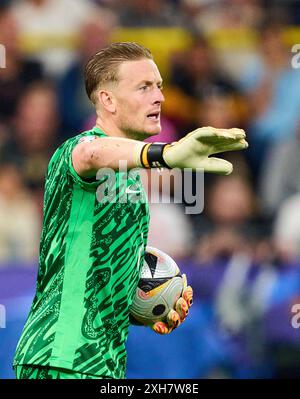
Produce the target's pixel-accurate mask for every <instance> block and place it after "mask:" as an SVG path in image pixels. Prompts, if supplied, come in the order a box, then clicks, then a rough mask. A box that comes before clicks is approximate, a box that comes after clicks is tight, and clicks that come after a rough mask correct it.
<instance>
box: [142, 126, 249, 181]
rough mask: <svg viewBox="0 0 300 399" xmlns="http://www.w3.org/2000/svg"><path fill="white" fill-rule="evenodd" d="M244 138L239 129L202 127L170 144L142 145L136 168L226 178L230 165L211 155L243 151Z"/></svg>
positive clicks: (230, 168) (244, 135)
mask: <svg viewBox="0 0 300 399" xmlns="http://www.w3.org/2000/svg"><path fill="white" fill-rule="evenodd" d="M245 138H246V134H245V132H244V130H242V129H235V128H234V129H216V128H213V127H202V128H199V129H196V130H194V131H193V132H191V133H189V134H187V135H186V136H185V137H183V138H182V139H181V140H179V141H176V142H174V143H172V144H161V143H153V144H149V143H148V144H146V145H145V146H144V147H143V149H142V151H141V155H140V166H142V167H146V168H147V167H148V168H149V167H164V166H167V167H169V168H180V169H184V168H191V169H193V170H196V169H203V170H204V172H211V173H218V174H222V175H228V174H230V173H231V172H232V168H233V166H232V164H231V163H230V162H228V161H226V160H224V159H220V158H215V157H211V155H214V154H218V153H221V152H226V151H237V150H243V149H246V148H247V147H248V143H247V141H246V140H245Z"/></svg>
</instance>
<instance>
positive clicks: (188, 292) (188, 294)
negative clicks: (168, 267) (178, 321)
mask: <svg viewBox="0 0 300 399" xmlns="http://www.w3.org/2000/svg"><path fill="white" fill-rule="evenodd" d="M182 298H183V299H184V300H185V301H186V302H187V304H188V307H189V308H190V307H191V306H192V304H193V288H192V287H191V286H190V285H189V286H187V287H186V288H185V290H184V291H183V293H182Z"/></svg>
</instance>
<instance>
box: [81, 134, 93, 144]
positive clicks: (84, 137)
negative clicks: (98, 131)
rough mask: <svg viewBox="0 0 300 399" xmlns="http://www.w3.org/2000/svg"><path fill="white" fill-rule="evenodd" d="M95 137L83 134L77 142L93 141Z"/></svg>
mask: <svg viewBox="0 0 300 399" xmlns="http://www.w3.org/2000/svg"><path fill="white" fill-rule="evenodd" d="M95 139H96V136H83V137H81V138H80V139H79V140H78V144H79V143H84V142H87V143H88V142H89V141H93V140H95Z"/></svg>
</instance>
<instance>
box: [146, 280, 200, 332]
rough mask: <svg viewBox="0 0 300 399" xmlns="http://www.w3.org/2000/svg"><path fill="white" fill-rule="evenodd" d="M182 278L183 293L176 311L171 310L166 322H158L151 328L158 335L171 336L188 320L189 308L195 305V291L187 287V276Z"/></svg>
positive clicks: (176, 305)
mask: <svg viewBox="0 0 300 399" xmlns="http://www.w3.org/2000/svg"><path fill="white" fill-rule="evenodd" d="M182 278H183V292H182V296H181V297H180V298H179V299H178V301H177V302H176V304H175V309H172V310H170V312H169V313H168V315H167V319H166V322H163V321H157V322H156V323H154V324H153V325H152V326H151V328H152V330H153V331H155V332H156V333H157V334H162V335H164V334H169V333H170V332H172V331H173V330H174V329H175V328H177V327H178V326H179V325H180V324H181V323H182V322H183V321H184V320H185V319H186V317H187V315H188V313H189V308H190V307H191V305H192V303H193V289H192V287H190V286H188V285H187V280H186V275H185V274H183V275H182Z"/></svg>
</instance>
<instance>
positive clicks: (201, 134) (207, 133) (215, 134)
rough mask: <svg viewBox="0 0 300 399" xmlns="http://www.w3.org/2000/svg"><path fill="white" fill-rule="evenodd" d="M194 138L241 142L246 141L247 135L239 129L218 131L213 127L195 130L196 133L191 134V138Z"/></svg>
mask: <svg viewBox="0 0 300 399" xmlns="http://www.w3.org/2000/svg"><path fill="white" fill-rule="evenodd" d="M192 135H193V136H194V137H195V138H196V139H199V140H200V141H202V140H203V139H205V138H207V139H213V138H216V139H218V138H219V139H220V138H224V139H232V140H241V139H245V137H246V133H245V131H244V130H243V129H237V128H232V129H216V128H213V127H211V126H208V127H204V128H200V129H197V130H195V131H194V132H191V136H192Z"/></svg>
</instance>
